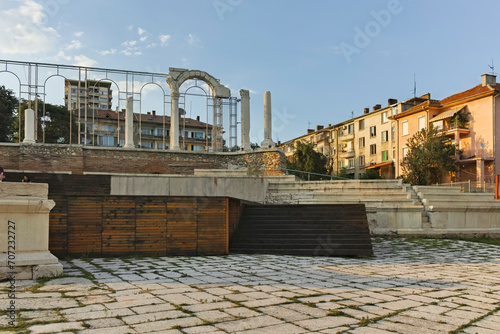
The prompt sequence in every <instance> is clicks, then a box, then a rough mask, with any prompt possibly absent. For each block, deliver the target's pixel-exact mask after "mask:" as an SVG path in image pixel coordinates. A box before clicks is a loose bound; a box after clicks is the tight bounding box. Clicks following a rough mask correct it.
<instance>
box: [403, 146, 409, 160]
mask: <svg viewBox="0 0 500 334" xmlns="http://www.w3.org/2000/svg"><path fill="white" fill-rule="evenodd" d="M407 155H408V147H403V161H406V156H407Z"/></svg>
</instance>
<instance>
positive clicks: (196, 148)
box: [193, 145, 203, 152]
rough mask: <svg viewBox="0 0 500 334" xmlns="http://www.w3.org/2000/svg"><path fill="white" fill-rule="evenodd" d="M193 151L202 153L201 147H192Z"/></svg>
mask: <svg viewBox="0 0 500 334" xmlns="http://www.w3.org/2000/svg"><path fill="white" fill-rule="evenodd" d="M193 151H196V152H203V145H193Z"/></svg>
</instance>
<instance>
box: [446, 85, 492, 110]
mask: <svg viewBox="0 0 500 334" xmlns="http://www.w3.org/2000/svg"><path fill="white" fill-rule="evenodd" d="M493 88H494V89H492V88H490V86H484V87H483V86H482V85H477V86H476V87H473V88H471V89H469V90H466V91H463V92H460V93H457V94H453V95H451V96H448V97H447V98H444V99H442V100H441V104H442V105H444V104H448V103H451V102H455V101H459V100H462V99H466V98H468V97H471V96H475V95H478V94H482V93H486V92H490V91H493V90H495V89H496V90H500V84H496V86H495V87H493Z"/></svg>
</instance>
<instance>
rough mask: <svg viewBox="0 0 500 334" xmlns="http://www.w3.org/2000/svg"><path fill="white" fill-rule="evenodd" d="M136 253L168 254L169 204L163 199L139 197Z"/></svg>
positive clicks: (137, 201)
mask: <svg viewBox="0 0 500 334" xmlns="http://www.w3.org/2000/svg"><path fill="white" fill-rule="evenodd" d="M135 226H136V230H135V231H136V234H135V251H136V252H138V253H147V254H155V255H166V254H167V203H166V200H165V199H164V198H162V197H138V198H137V199H136V206H135Z"/></svg>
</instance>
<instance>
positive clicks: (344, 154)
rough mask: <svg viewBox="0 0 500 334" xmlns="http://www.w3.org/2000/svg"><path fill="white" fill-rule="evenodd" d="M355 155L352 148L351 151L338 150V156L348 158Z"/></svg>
mask: <svg viewBox="0 0 500 334" xmlns="http://www.w3.org/2000/svg"><path fill="white" fill-rule="evenodd" d="M355 155H356V152H355V151H354V150H352V151H347V150H342V151H340V157H342V158H345V159H348V158H354V156H355Z"/></svg>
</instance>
